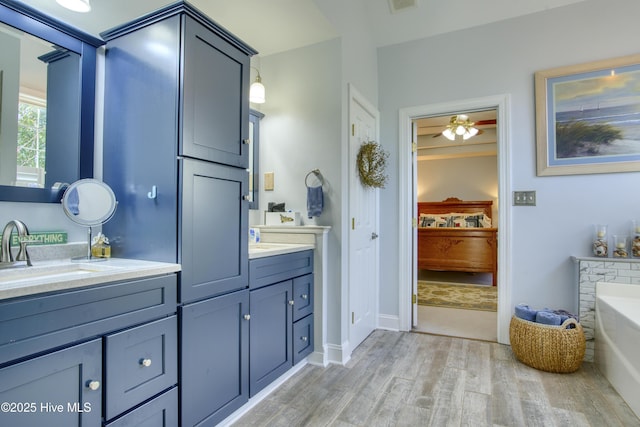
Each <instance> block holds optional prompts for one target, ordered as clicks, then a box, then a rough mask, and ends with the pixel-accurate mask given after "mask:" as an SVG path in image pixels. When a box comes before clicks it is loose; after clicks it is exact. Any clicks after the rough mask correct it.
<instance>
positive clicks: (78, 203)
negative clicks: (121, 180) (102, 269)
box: [62, 178, 118, 261]
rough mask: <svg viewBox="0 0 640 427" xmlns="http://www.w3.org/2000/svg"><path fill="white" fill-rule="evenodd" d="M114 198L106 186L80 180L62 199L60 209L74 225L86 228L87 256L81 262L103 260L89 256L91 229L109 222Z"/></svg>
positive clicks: (71, 186)
mask: <svg viewBox="0 0 640 427" xmlns="http://www.w3.org/2000/svg"><path fill="white" fill-rule="evenodd" d="M117 205H118V202H117V201H116V196H115V194H113V190H111V187H109V186H108V185H107V184H105V183H104V182H102V181H98V180H96V179H91V178H87V179H81V180H80V181H76V182H74V183H73V184H71V185H70V186H69V187H68V188H67V189H66V190H65V192H64V196H63V197H62V209H63V210H64V213H65V214H66V215H67V217H69V219H70V220H71V221H73V222H75V223H76V224H80V225H83V226H86V227H88V230H87V233H88V236H87V239H88V242H87V244H88V249H87V256H86V257H82V258H80V259H81V260H84V261H87V260H103V259H104V258H94V257H93V256H92V255H91V227H95V226H96V225H102V224H104V223H105V222H107V221H109V220H110V219H111V218H112V217H113V214H114V213H115V211H116V206H117Z"/></svg>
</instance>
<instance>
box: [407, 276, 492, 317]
mask: <svg viewBox="0 0 640 427" xmlns="http://www.w3.org/2000/svg"><path fill="white" fill-rule="evenodd" d="M497 291H498V289H497V288H496V287H495V286H481V285H464V284H451V283H442V282H428V281H424V280H419V281H418V304H419V305H430V306H435V307H447V308H461V309H465V310H482V311H497V310H498V292H497Z"/></svg>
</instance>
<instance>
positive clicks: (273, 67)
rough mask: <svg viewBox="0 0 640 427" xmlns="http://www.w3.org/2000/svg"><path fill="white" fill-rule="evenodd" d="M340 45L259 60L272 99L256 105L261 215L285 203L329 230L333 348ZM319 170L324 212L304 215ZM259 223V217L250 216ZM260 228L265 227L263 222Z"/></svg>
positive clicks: (336, 337) (331, 337) (336, 329)
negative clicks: (268, 186)
mask: <svg viewBox="0 0 640 427" xmlns="http://www.w3.org/2000/svg"><path fill="white" fill-rule="evenodd" d="M340 58H341V43H340V40H339V39H334V40H330V41H327V42H323V43H318V44H315V45H312V46H309V47H305V48H300V49H295V50H292V51H288V52H284V53H279V54H274V55H270V56H267V57H264V58H261V60H260V66H261V70H260V74H261V76H262V82H263V83H264V85H265V88H266V92H267V94H266V96H267V102H266V103H265V104H262V105H260V106H258V105H253V107H257V109H259V110H260V111H261V112H263V113H264V114H265V117H264V118H263V119H262V120H261V122H260V175H261V177H260V195H259V202H260V211H264V210H266V209H267V205H268V202H285V203H286V208H287V209H291V210H294V211H300V212H301V214H302V220H303V224H316V225H329V226H331V227H332V229H331V231H330V232H329V238H328V254H329V260H328V278H327V283H328V284H329V287H330V289H328V292H327V296H328V298H329V301H328V307H327V310H328V313H329V318H330V319H336V320H337V321H336V322H330V323H329V324H328V330H327V338H328V341H329V342H330V343H333V344H340V342H341V338H340V322H339V319H341V315H340V307H341V299H340V295H341V280H340V275H341V272H340V269H341V260H340V253H341V251H340V245H341V243H340V240H341V227H340V222H341V210H342V189H341V181H342V172H341V160H340V150H341V148H340V146H341V114H342V108H341V103H342V100H341V88H340V81H341V59H340ZM313 169H319V170H320V173H321V174H322V176H323V178H324V186H323V187H324V202H325V205H324V210H323V212H322V215H320V217H317V218H315V217H314V218H313V219H309V218H308V217H307V204H306V203H307V202H306V196H307V193H306V186H305V176H306V175H307V173H309V172H310V171H311V170H313ZM265 172H273V173H274V190H273V191H264V173H265ZM252 218H255V215H252ZM260 223H262V222H261V221H260Z"/></svg>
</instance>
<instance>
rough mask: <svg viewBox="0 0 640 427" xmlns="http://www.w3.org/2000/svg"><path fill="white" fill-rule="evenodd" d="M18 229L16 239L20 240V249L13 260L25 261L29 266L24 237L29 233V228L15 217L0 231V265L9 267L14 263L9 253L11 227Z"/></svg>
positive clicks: (29, 260) (29, 261)
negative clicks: (0, 235)
mask: <svg viewBox="0 0 640 427" xmlns="http://www.w3.org/2000/svg"><path fill="white" fill-rule="evenodd" d="M14 228H15V229H16V230H17V231H18V240H19V241H20V249H19V250H18V255H16V259H15V261H16V262H18V261H26V263H27V266H29V267H31V259H30V258H29V253H28V252H27V243H28V242H27V241H26V239H25V238H26V237H27V236H28V235H29V230H28V229H27V226H26V225H24V222H22V221H18V220H17V219H14V220H11V221H9V222H8V223H7V225H6V226H5V227H4V230H3V231H2V245H1V246H0V267H10V266H12V265H13V264H14V260H13V254H12V253H11V232H12V231H13V229H14Z"/></svg>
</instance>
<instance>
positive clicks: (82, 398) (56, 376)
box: [0, 340, 102, 427]
mask: <svg viewBox="0 0 640 427" xmlns="http://www.w3.org/2000/svg"><path fill="white" fill-rule="evenodd" d="M101 352H102V345H101V343H100V340H94V341H90V342H87V343H84V344H80V345H77V346H74V347H69V348H67V349H64V350H60V351H57V352H54V353H50V354H47V355H45V356H41V357H37V358H34V359H30V360H28V361H25V362H22V363H18V364H15V365H11V366H8V367H5V368H3V369H0V402H9V403H10V405H11V404H12V403H13V404H15V405H16V406H14V407H13V408H12V407H11V406H9V407H8V409H10V410H9V411H5V410H4V407H3V411H2V412H0V425H2V426H11V427H23V426H24V427H40V426H42V427H50V426H65V427H67V426H68V427H71V426H99V425H100V423H101V414H102V407H101V402H102V357H101ZM90 386H91V388H90ZM3 405H4V403H3ZM18 405H20V406H18ZM11 409H14V410H15V412H12V411H11Z"/></svg>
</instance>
